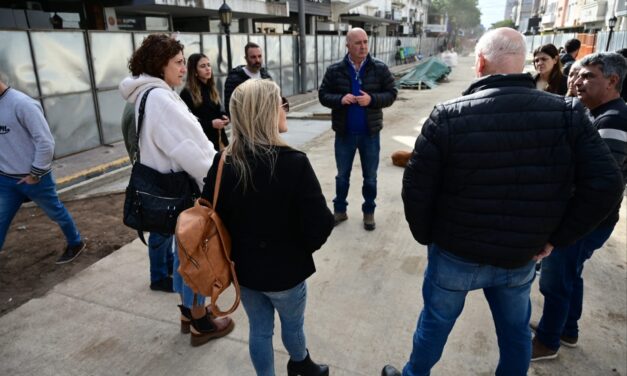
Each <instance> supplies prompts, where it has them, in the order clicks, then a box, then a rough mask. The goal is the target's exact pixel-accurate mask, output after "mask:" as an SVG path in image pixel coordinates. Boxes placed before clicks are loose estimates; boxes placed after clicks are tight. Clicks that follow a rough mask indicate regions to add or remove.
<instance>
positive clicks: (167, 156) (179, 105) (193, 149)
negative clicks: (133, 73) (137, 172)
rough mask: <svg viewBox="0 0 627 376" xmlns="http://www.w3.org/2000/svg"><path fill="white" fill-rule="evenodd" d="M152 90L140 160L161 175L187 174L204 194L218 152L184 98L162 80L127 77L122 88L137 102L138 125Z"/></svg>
mask: <svg viewBox="0 0 627 376" xmlns="http://www.w3.org/2000/svg"><path fill="white" fill-rule="evenodd" d="M151 87H155V89H154V90H152V91H151V92H150V94H149V95H148V99H147V100H146V108H145V111H144V122H143V125H142V130H141V134H140V135H139V149H140V161H141V163H142V164H145V165H146V166H148V167H151V168H154V169H155V170H157V171H159V172H161V173H168V172H178V171H185V172H187V173H188V174H189V175H190V176H191V177H193V178H194V180H196V183H197V184H198V187H199V188H200V190H201V191H202V188H203V186H204V181H203V179H204V178H205V177H206V176H207V172H208V171H209V168H210V167H211V163H212V162H213V157H214V156H215V155H216V150H215V149H214V148H213V144H211V143H210V142H209V140H208V139H207V136H205V134H204V132H203V131H202V127H201V125H200V123H199V122H198V119H196V117H195V116H194V115H193V114H192V113H191V112H190V111H189V109H188V108H187V105H186V104H185V102H183V100H182V99H181V97H179V95H178V94H177V93H176V92H175V91H174V90H172V88H170V87H169V86H168V85H167V84H166V82H165V81H163V80H162V79H160V78H156V77H152V76H149V75H144V74H142V75H140V76H138V77H128V78H125V79H124V80H122V82H121V83H120V87H119V88H120V93H121V94H122V97H123V98H124V99H126V100H127V101H129V102H131V103H135V122H136V123H137V118H138V117H139V105H140V102H141V98H142V96H143V94H144V92H145V91H146V90H147V89H149V88H151Z"/></svg>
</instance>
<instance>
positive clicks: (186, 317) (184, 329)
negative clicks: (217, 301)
mask: <svg viewBox="0 0 627 376" xmlns="http://www.w3.org/2000/svg"><path fill="white" fill-rule="evenodd" d="M178 307H179V309H180V310H181V333H183V334H189V332H190V326H191V323H192V310H191V309H189V308H187V307H185V306H184V305H182V304H179V305H178ZM206 309H207V314H208V315H209V317H211V318H212V319H213V318H215V317H214V316H213V313H211V304H209V305H208V306H207V307H206Z"/></svg>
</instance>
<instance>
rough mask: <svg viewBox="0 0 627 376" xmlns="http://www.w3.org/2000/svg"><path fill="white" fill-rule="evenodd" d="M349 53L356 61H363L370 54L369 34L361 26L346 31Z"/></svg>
mask: <svg viewBox="0 0 627 376" xmlns="http://www.w3.org/2000/svg"><path fill="white" fill-rule="evenodd" d="M346 48H347V49H348V55H349V56H350V58H351V60H352V61H353V62H355V63H361V62H362V61H364V59H365V58H366V56H368V34H366V31H365V30H364V29H362V28H360V27H354V28H352V29H350V31H349V32H348V33H346Z"/></svg>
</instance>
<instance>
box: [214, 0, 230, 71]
mask: <svg viewBox="0 0 627 376" xmlns="http://www.w3.org/2000/svg"><path fill="white" fill-rule="evenodd" d="M218 14H219V15H220V23H221V24H222V27H224V33H225V34H226V56H227V61H228V65H229V72H230V71H231V69H233V62H232V58H231V30H230V27H231V20H232V19H233V12H232V11H231V7H229V6H228V5H226V0H223V2H222V5H221V6H220V9H218Z"/></svg>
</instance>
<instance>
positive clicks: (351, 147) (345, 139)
mask: <svg viewBox="0 0 627 376" xmlns="http://www.w3.org/2000/svg"><path fill="white" fill-rule="evenodd" d="M346 48H347V49H348V53H347V54H346V56H345V57H344V59H342V61H339V62H337V63H335V64H333V65H331V66H330V67H329V68H328V69H327V72H326V73H325V75H324V79H323V81H322V85H320V90H318V98H319V100H320V103H321V104H322V105H323V106H325V107H329V108H331V110H332V111H331V117H332V127H333V130H334V131H335V162H336V165H337V171H338V173H337V176H336V177H335V187H336V188H335V191H336V195H335V199H334V200H333V207H334V217H335V224H336V225H337V224H339V223H340V222H342V221H345V220H346V219H348V216H347V214H346V207H347V206H348V202H347V200H346V198H347V196H348V188H349V183H350V174H351V170H352V168H353V160H354V158H355V153H356V151H357V150H359V157H360V160H361V168H362V173H363V177H364V182H363V186H362V194H363V196H364V203H363V204H362V207H361V209H362V212H363V215H364V217H363V220H364V228H365V229H366V230H368V231H372V230H374V229H375V221H374V209H375V207H376V204H375V198H376V197H377V169H378V167H379V151H380V139H379V132H380V131H381V129H382V128H383V110H382V109H383V108H384V107H389V106H391V105H392V104H393V103H394V101H395V100H396V95H397V90H396V88H395V87H394V78H393V77H392V74H391V73H390V70H389V69H388V67H387V66H386V65H385V64H384V63H383V62H382V61H380V60H377V59H375V58H373V57H372V56H370V54H369V53H368V35H367V34H366V32H365V31H364V30H363V29H361V28H353V29H351V30H350V31H349V32H348V33H347V34H346Z"/></svg>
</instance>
